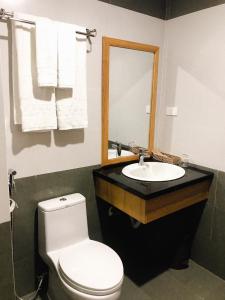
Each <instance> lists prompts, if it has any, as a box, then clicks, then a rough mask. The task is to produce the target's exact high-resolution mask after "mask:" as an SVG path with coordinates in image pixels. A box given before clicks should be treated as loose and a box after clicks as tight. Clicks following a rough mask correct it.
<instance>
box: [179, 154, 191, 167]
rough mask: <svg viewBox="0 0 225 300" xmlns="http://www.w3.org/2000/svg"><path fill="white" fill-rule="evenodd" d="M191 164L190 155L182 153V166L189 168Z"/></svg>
mask: <svg viewBox="0 0 225 300" xmlns="http://www.w3.org/2000/svg"><path fill="white" fill-rule="evenodd" d="M188 164H189V155H188V154H181V167H183V168H187V167H188Z"/></svg>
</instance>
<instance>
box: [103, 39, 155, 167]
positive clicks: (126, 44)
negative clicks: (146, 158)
mask: <svg viewBox="0 0 225 300" xmlns="http://www.w3.org/2000/svg"><path fill="white" fill-rule="evenodd" d="M110 46H112V47H119V48H127V49H133V50H139V51H144V52H150V53H153V54H154V63H153V76H152V82H151V95H150V105H151V111H150V124H149V140H148V152H149V153H151V152H152V150H153V148H154V132H155V113H156V96H157V79H158V61H159V47H157V46H152V45H147V44H140V43H136V42H131V41H125V40H119V39H115V38H110V37H103V38H102V165H109V164H115V163H119V162H125V161H131V160H137V158H138V156H137V155H135V154H134V155H131V156H123V157H117V158H113V159H109V158H108V140H109V63H110Z"/></svg>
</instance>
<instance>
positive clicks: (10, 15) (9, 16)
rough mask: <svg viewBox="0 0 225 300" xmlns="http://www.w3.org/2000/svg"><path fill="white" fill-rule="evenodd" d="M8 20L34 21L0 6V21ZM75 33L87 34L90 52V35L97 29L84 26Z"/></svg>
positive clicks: (94, 34) (33, 23) (29, 22)
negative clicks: (82, 29)
mask: <svg viewBox="0 0 225 300" xmlns="http://www.w3.org/2000/svg"><path fill="white" fill-rule="evenodd" d="M8 20H14V21H18V22H23V23H27V24H31V25H35V22H34V21H30V20H25V19H20V18H16V17H14V12H8V11H6V10H5V9H4V8H1V9H0V21H8ZM76 33H77V34H82V35H86V36H87V39H88V42H89V44H90V49H89V50H88V52H91V50H92V42H91V37H96V35H97V30H96V29H88V28H86V32H81V31H76Z"/></svg>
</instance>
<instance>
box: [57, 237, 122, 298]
mask: <svg viewBox="0 0 225 300" xmlns="http://www.w3.org/2000/svg"><path fill="white" fill-rule="evenodd" d="M59 270H60V273H61V276H62V277H63V279H64V280H65V281H66V282H67V283H68V284H69V285H70V286H73V287H75V288H76V289H78V290H80V291H82V292H86V293H89V294H94V295H105V294H108V293H111V292H113V291H116V290H117V289H118V288H119V287H120V285H121V284H122V281H123V264H122V261H121V259H120V257H119V256H118V254H117V253H116V252H115V251H114V250H112V249H111V248H110V247H108V246H106V245H104V244H102V243H99V242H96V241H92V240H86V241H84V242H81V243H79V244H77V245H76V246H73V247H68V248H67V249H65V250H64V251H63V253H62V254H61V256H60V257H59Z"/></svg>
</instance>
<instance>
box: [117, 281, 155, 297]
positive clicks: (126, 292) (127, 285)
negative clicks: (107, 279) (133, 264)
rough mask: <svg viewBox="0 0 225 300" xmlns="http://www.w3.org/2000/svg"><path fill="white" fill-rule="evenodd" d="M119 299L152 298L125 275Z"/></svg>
mask: <svg viewBox="0 0 225 300" xmlns="http://www.w3.org/2000/svg"><path fill="white" fill-rule="evenodd" d="M120 299H121V300H137V299H138V300H153V299H154V298H151V297H150V296H149V295H148V294H146V293H145V291H143V289H142V288H141V287H139V286H137V285H136V284H135V283H134V282H133V281H131V280H130V279H129V278H128V277H126V276H125V278H124V282H123V286H122V292H121V296H120Z"/></svg>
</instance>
